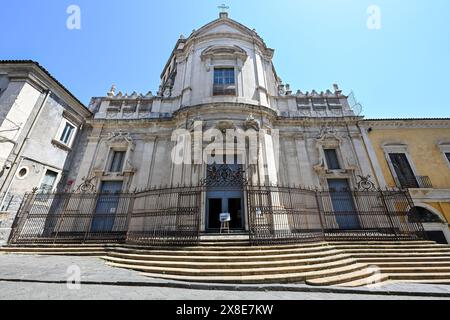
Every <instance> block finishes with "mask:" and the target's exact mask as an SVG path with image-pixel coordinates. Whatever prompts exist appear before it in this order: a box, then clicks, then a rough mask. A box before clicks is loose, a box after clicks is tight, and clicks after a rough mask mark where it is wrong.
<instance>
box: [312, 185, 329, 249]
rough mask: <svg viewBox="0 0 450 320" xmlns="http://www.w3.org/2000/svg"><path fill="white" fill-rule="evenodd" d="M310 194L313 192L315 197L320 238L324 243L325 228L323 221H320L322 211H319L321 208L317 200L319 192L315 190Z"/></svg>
mask: <svg viewBox="0 0 450 320" xmlns="http://www.w3.org/2000/svg"><path fill="white" fill-rule="evenodd" d="M312 192H314V195H315V197H316V203H317V213H318V214H319V221H320V227H321V228H322V238H323V240H324V241H325V240H326V236H325V227H324V224H323V219H322V209H321V208H322V207H321V205H320V200H319V192H320V191H319V190H317V189H316V190H315V191H312Z"/></svg>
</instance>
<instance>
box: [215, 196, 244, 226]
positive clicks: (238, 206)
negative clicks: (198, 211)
mask: <svg viewBox="0 0 450 320" xmlns="http://www.w3.org/2000/svg"><path fill="white" fill-rule="evenodd" d="M206 209H207V219H206V226H207V229H208V230H211V231H215V230H218V229H220V219H219V218H220V214H221V213H230V216H231V221H230V229H232V230H243V229H244V216H243V195H242V192H240V191H210V192H208V196H207V208H206Z"/></svg>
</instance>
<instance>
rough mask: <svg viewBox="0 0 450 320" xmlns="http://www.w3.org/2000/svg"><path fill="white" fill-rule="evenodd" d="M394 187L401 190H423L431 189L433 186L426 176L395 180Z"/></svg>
mask: <svg viewBox="0 0 450 320" xmlns="http://www.w3.org/2000/svg"><path fill="white" fill-rule="evenodd" d="M395 182H396V185H397V187H399V188H402V189H411V188H423V189H431V188H433V184H432V183H431V179H430V177H427V176H414V177H409V178H406V177H401V178H396V179H395Z"/></svg>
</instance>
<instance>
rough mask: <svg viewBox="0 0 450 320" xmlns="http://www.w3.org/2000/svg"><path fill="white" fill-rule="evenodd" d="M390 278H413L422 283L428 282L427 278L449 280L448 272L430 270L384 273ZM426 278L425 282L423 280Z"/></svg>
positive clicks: (449, 274) (449, 273)
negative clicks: (428, 271)
mask: <svg viewBox="0 0 450 320" xmlns="http://www.w3.org/2000/svg"><path fill="white" fill-rule="evenodd" d="M386 275H388V276H389V279H390V280H413V281H417V282H422V283H429V282H428V281H429V280H441V281H442V280H444V281H450V272H443V273H440V272H433V273H432V272H430V273H423V272H420V273H415V272H402V273H400V272H396V273H386ZM423 280H427V282H423Z"/></svg>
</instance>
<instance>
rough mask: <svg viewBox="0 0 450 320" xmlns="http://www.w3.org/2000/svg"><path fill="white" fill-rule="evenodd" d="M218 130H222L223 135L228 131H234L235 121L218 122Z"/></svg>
mask: <svg viewBox="0 0 450 320" xmlns="http://www.w3.org/2000/svg"><path fill="white" fill-rule="evenodd" d="M216 129H218V130H220V131H221V132H222V133H225V132H226V131H227V130H234V129H236V126H235V125H234V123H233V121H230V120H222V121H219V122H217V124H216Z"/></svg>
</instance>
